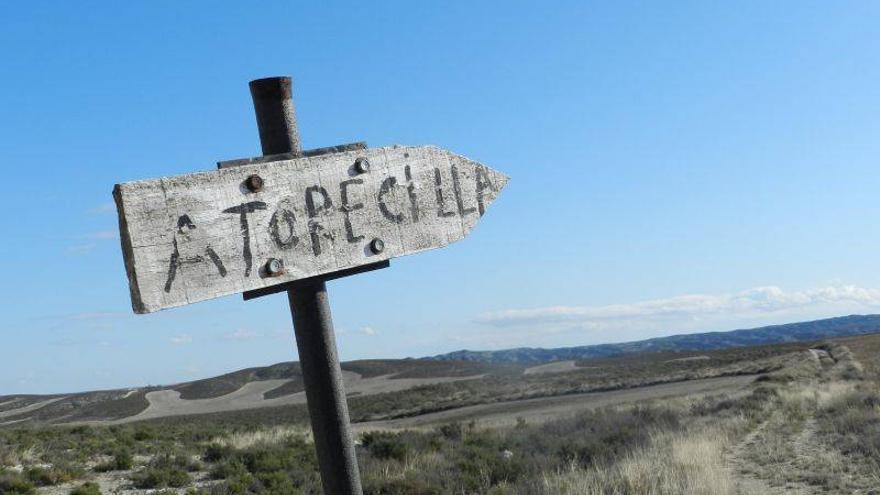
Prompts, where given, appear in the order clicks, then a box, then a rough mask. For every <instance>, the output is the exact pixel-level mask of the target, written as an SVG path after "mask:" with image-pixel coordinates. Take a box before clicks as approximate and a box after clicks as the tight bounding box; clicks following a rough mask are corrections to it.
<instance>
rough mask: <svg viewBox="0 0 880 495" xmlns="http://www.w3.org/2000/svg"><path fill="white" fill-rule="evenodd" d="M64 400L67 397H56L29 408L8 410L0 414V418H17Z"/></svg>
mask: <svg viewBox="0 0 880 495" xmlns="http://www.w3.org/2000/svg"><path fill="white" fill-rule="evenodd" d="M66 398H67V397H56V398H54V399H49V400H44V401H41V402H37V403H35V404H31V405H29V406H24V407H19V408H17V409H9V410H7V411H2V412H0V418H8V417H10V416H17V415H19V414H24V413H29V412H32V411H36V410H37V409H40V408H43V407H46V406H48V405H49V404H51V403H53V402H58V401H59V400H61V399H66ZM4 404H5V403H4Z"/></svg>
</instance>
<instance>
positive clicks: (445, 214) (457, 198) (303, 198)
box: [113, 146, 508, 313]
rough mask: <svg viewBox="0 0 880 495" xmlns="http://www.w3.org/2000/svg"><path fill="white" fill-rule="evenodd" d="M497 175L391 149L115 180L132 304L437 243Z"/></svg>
mask: <svg viewBox="0 0 880 495" xmlns="http://www.w3.org/2000/svg"><path fill="white" fill-rule="evenodd" d="M507 181H508V178H507V177H506V176H505V175H503V174H500V173H498V172H496V171H494V170H491V169H489V168H487V167H485V166H483V165H481V164H479V163H477V162H474V161H472V160H469V159H467V158H464V157H462V156H459V155H456V154H454V153H451V152H448V151H445V150H442V149H439V148H435V147H431V146H422V147H407V146H391V147H386V148H375V149H366V150H359V151H349V152H343V153H334V154H330V155H322V156H317V157H311V158H296V159H291V160H281V161H273V162H265V163H259V164H253V165H243V166H240V167H233V168H224V169H221V170H216V171H211V172H200V173H193V174H187V175H180V176H176V177H163V178H161V179H153V180H146V181H138V182H128V183H125V184H117V185H116V187H115V188H114V190H113V196H114V197H115V199H116V205H117V209H118V211H119V227H120V231H121V239H122V250H123V256H124V258H125V266H126V270H127V271H128V280H129V286H130V289H131V300H132V306H133V308H134V311H135V312H136V313H150V312H153V311H158V310H160V309H164V308H170V307H175V306H182V305H184V304H189V303H193V302H197V301H203V300H206V299H211V298H215V297H219V296H223V295H227V294H234V293H238V292H244V291H248V290H253V289H260V288H264V287H268V286H272V285H277V284H281V283H285V282H290V281H293V280H298V279H302V278H306V277H312V276H315V275H321V274H326V273H331V272H335V271H339V270H343V269H348V268H354V267H358V266H362V265H367V264H371V263H376V262H379V261H384V260H387V259H390V258H394V257H398V256H403V255H407V254H412V253H417V252H419V251H424V250H427V249H433V248H438V247H442V246H445V245H447V244H450V243H452V242H455V241H457V240H459V239H462V238H463V237H464V236H466V235H467V234H468V232H470V230H471V229H472V228H473V227H474V225H475V224H476V223H477V221H478V220H479V218H480V217H481V216H482V215H483V213H484V212H485V211H486V208H488V207H489V205H490V204H491V203H492V202H493V201H494V200H495V198H496V197H497V196H498V193H499V192H500V191H501V189H502V188H503V187H504V185H505V184H506V183H507Z"/></svg>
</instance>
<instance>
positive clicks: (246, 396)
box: [101, 371, 483, 424]
mask: <svg viewBox="0 0 880 495" xmlns="http://www.w3.org/2000/svg"><path fill="white" fill-rule="evenodd" d="M342 374H343V378H344V381H345V390H346V391H347V393H348V395H350V396H353V395H357V396H364V395H375V394H381V393H385V392H395V391H399V390H407V389H410V388H413V387H417V386H422V385H433V384H437V383H449V382H457V381H462V380H473V379H478V378H481V377H482V376H483V375H475V376H465V377H435V378H393V379H392V378H391V376H392V375H382V376H376V377H371V378H364V377H362V376H361V375H360V374H358V373H354V372H351V371H343V372H342ZM289 381H290V380H262V381H256V382H249V383H247V384H245V385H244V386H242V387H241V388H239V389H238V390H236V391H234V392H232V393H230V394H226V395H222V396H220V397H215V398H210V399H191V400H186V399H181V398H180V392H178V391H177V390H170V389H169V390H158V391H155V392H150V393H148V394H147V401H149V403H150V405H149V407H147V409H146V410H144V411H143V412H141V413H139V414H136V415H134V416H131V417H128V418H123V419H119V420H116V421H112V422H101V423H105V424H108V423H109V424H122V423H131V422H135V421H143V420H147V419H155V418H165V417H170V416H186V415H193V414H209V413H217V412H227V411H241V410H245V409H257V408H264V407H274V406H284V405H290V404H305V403H306V395H305V392H298V393H294V394H289V395H285V396H282V397H277V398H273V399H266V398H265V396H264V394H266V393H267V392H269V391H271V390H274V389H276V388H278V387H281V386H283V385H284V384H285V383H287V382H289Z"/></svg>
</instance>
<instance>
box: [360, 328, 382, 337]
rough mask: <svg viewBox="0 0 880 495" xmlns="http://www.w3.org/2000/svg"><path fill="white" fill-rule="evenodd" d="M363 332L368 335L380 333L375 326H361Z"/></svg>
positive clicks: (372, 335)
mask: <svg viewBox="0 0 880 495" xmlns="http://www.w3.org/2000/svg"><path fill="white" fill-rule="evenodd" d="M361 333H362V334H364V335H366V336H368V337H375V336H376V335H378V334H379V333H378V332H377V331H376V329H374V328H373V327H363V328H361Z"/></svg>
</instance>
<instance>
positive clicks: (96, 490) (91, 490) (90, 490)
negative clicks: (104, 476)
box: [70, 481, 101, 495]
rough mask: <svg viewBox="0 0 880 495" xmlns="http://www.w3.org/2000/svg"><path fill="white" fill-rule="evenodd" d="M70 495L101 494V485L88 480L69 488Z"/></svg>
mask: <svg viewBox="0 0 880 495" xmlns="http://www.w3.org/2000/svg"><path fill="white" fill-rule="evenodd" d="M70 495H101V487H99V486H98V484H97V483H92V482H91V481H89V482H86V483H84V484H82V485H80V486H78V487H76V488H74V489H73V490H71V491H70Z"/></svg>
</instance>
